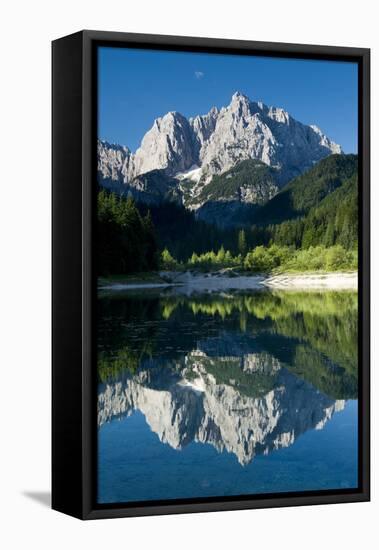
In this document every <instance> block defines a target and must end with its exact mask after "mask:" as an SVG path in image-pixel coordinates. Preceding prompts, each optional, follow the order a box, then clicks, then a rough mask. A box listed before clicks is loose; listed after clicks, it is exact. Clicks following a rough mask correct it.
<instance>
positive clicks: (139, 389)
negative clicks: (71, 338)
mask: <svg viewBox="0 0 379 550" xmlns="http://www.w3.org/2000/svg"><path fill="white" fill-rule="evenodd" d="M98 327H99V336H98V341H99V361H98V373H99V386H98V426H99V427H101V426H102V425H103V424H104V423H105V422H108V421H110V420H112V419H114V418H117V417H121V416H129V415H130V414H132V412H133V411H134V410H139V411H141V412H142V413H143V414H144V416H145V418H146V422H147V424H148V425H149V427H150V429H151V430H152V431H153V432H154V433H156V434H157V436H158V437H159V439H160V441H161V442H162V443H165V444H168V445H170V446H171V447H173V448H174V449H183V448H184V447H185V446H186V445H188V444H189V443H191V442H198V443H202V444H205V443H207V444H211V445H212V446H214V447H215V448H216V449H217V450H218V451H220V452H221V451H227V452H229V453H233V454H234V455H235V456H236V457H237V459H238V461H239V463H240V464H242V465H246V464H248V463H250V462H251V461H252V460H253V458H254V456H255V455H257V454H262V453H269V452H270V451H272V450H275V449H279V448H282V447H288V446H289V445H291V444H292V443H293V442H294V441H295V439H296V438H297V437H298V436H299V435H301V434H302V433H304V432H306V431H307V430H311V429H321V428H323V427H324V425H325V423H326V422H327V421H328V420H329V419H330V418H331V417H332V415H333V414H334V412H336V411H339V410H341V409H343V408H344V405H345V400H346V399H350V398H355V397H356V395H357V361H356V351H355V348H356V341H357V340H356V339H357V297H356V293H353V292H342V293H341V292H338V293H336V292H323V293H284V292H282V293H276V292H275V293H271V292H257V293H253V294H252V293H251V292H250V293H249V294H244V293H237V294H224V295H216V296H215V295H212V296H208V295H205V296H198V297H196V298H193V297H189V298H186V297H183V296H180V297H179V296H172V295H166V294H159V293H151V294H150V295H149V294H148V295H144V296H139V295H138V294H132V293H124V294H122V295H117V296H115V297H114V298H110V297H106V296H105V297H103V298H102V299H101V300H100V301H99V323H98Z"/></svg>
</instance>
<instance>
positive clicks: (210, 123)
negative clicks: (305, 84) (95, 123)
mask: <svg viewBox="0 0 379 550" xmlns="http://www.w3.org/2000/svg"><path fill="white" fill-rule="evenodd" d="M341 153H342V149H341V147H340V146H339V145H337V144H336V143H334V142H333V141H331V140H330V139H329V138H328V137H327V136H326V135H325V134H323V133H322V132H321V130H319V128H318V127H317V126H315V125H311V126H309V125H305V124H302V123H301V122H298V121H296V120H295V119H294V118H293V117H291V115H290V114H289V113H288V112H287V111H285V110H284V109H281V108H277V107H268V106H267V105H265V104H264V103H262V102H254V101H251V100H250V99H249V98H248V97H247V96H246V95H244V94H241V93H240V92H236V93H235V94H234V95H233V97H232V99H231V102H230V104H229V105H228V106H227V107H222V108H221V109H217V108H216V107H213V108H212V109H211V110H210V111H209V112H208V113H207V114H205V115H197V116H195V117H191V118H186V117H184V116H183V115H182V114H180V113H179V112H177V111H169V112H168V113H166V114H165V115H164V116H162V117H159V118H157V119H155V121H154V123H153V125H152V127H151V128H150V130H149V131H148V132H147V133H146V134H145V135H144V137H143V139H142V142H141V145H140V147H139V148H138V149H137V150H136V151H135V153H132V152H131V151H130V149H129V148H128V147H125V146H121V145H117V144H116V145H111V144H110V143H109V142H106V141H102V140H98V180H99V183H100V184H101V185H102V186H104V187H107V188H108V189H111V190H115V191H117V192H121V191H126V190H128V189H129V190H130V191H131V192H132V194H133V190H135V189H136V188H138V185H139V184H138V182H137V183H136V178H138V177H139V176H141V175H144V174H148V173H150V172H153V171H161V172H162V176H167V177H169V178H173V179H177V180H178V181H180V184H178V187H179V188H181V189H182V190H183V189H184V187H187V189H188V191H189V193H190V194H191V197H192V198H196V197H198V196H199V195H201V194H202V193H203V191H204V188H206V186H207V185H208V184H210V183H211V182H212V180H213V177H214V176H219V175H222V174H224V173H226V172H227V171H228V170H231V169H232V168H234V167H235V166H236V165H237V164H238V163H240V162H242V161H246V160H251V159H253V160H257V161H261V162H263V163H264V164H265V165H267V166H269V167H270V168H271V169H272V170H275V171H276V173H277V181H278V185H279V186H283V185H284V184H286V183H287V182H288V181H289V180H290V179H292V178H293V177H294V176H297V175H299V174H301V173H303V172H304V171H306V170H307V169H309V168H311V167H312V166H313V165H314V164H315V163H317V162H318V161H319V160H321V159H323V158H325V157H326V156H328V155H330V154H341ZM137 190H138V189H137ZM203 194H204V193H203ZM184 195H185V193H184ZM191 202H192V206H191V208H195V209H196V208H199V207H200V206H202V205H203V203H202V202H201V201H200V202H199V203H198V204H197V203H196V201H193V200H192V201H191ZM183 203H184V204H185V197H183Z"/></svg>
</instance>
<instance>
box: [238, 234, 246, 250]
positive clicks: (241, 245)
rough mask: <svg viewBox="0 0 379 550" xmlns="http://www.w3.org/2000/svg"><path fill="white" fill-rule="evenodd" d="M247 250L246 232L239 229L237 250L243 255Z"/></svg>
mask: <svg viewBox="0 0 379 550" xmlns="http://www.w3.org/2000/svg"><path fill="white" fill-rule="evenodd" d="M246 250H247V243H246V233H245V230H244V229H241V230H240V231H239V233H238V252H239V253H240V254H242V256H245V254H246Z"/></svg>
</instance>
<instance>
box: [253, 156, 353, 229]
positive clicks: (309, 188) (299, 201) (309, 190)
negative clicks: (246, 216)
mask: <svg viewBox="0 0 379 550" xmlns="http://www.w3.org/2000/svg"><path fill="white" fill-rule="evenodd" d="M357 170H358V157H357V155H331V156H329V157H327V158H326V159H323V160H321V161H320V162H319V163H318V164H316V165H315V166H314V167H313V168H311V169H310V170H309V171H308V172H305V173H304V174H302V175H301V176H299V177H297V178H295V179H294V180H292V181H291V182H289V183H288V184H287V185H286V186H285V187H284V188H283V189H282V190H281V191H280V192H279V193H278V194H277V195H275V196H274V197H273V198H272V199H271V200H270V201H268V202H267V203H266V204H265V205H263V206H262V207H261V208H260V209H259V210H258V211H257V212H256V213H255V215H254V219H253V220H252V221H253V223H254V224H262V225H268V224H277V223H280V222H283V221H285V220H291V219H293V218H296V217H300V216H304V215H305V214H307V213H308V212H309V211H310V209H311V208H313V207H316V206H317V205H319V204H320V202H321V201H322V200H323V199H324V198H325V197H326V196H327V195H329V194H330V193H332V192H333V191H335V190H336V189H338V188H339V187H341V185H342V184H343V183H344V182H346V181H347V180H348V179H350V178H351V177H352V176H353V175H354V174H357Z"/></svg>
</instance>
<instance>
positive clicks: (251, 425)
mask: <svg viewBox="0 0 379 550" xmlns="http://www.w3.org/2000/svg"><path fill="white" fill-rule="evenodd" d="M234 359H236V361H234V362H236V365H234V364H233V360H234ZM241 361H242V362H241ZM218 363H220V365H218ZM218 363H217V362H216V359H215V358H213V357H209V356H207V354H205V353H203V352H201V351H199V350H194V351H193V352H190V353H189V354H188V355H187V356H186V358H185V361H184V365H185V368H184V369H181V370H180V371H179V372H171V371H170V370H169V369H167V368H164V367H163V368H149V369H147V370H141V371H139V372H138V373H137V374H135V375H134V376H130V375H128V374H124V375H122V376H121V377H120V378H119V379H117V380H116V381H114V382H107V383H105V384H100V386H99V391H98V406H97V414H98V426H99V427H100V426H102V425H103V424H104V423H105V422H109V421H111V420H112V419H114V418H118V417H121V416H129V415H131V414H132V412H133V411H134V410H140V411H141V412H142V414H143V415H144V417H145V419H146V422H147V423H148V425H149V426H150V429H151V430H152V432H154V433H156V434H157V435H158V437H159V439H160V441H162V442H163V443H166V444H168V445H170V446H171V447H172V448H174V449H182V448H183V447H185V446H186V445H188V444H190V443H191V442H193V441H195V442H198V443H203V444H210V445H212V446H213V447H214V448H215V449H216V450H217V451H218V452H223V451H226V452H228V453H233V454H234V455H235V456H236V458H237V459H238V462H239V463H240V464H241V465H242V466H244V465H247V464H249V463H250V462H251V461H252V460H253V459H254V457H255V456H257V455H259V454H267V453H269V452H270V451H273V450H276V449H280V448H285V447H289V446H290V445H292V444H293V443H294V442H295V440H296V439H297V438H298V437H299V436H300V435H301V434H303V433H305V432H306V431H308V430H311V429H318V430H320V429H322V428H323V427H324V425H325V424H326V423H327V422H328V421H329V420H330V418H331V417H332V416H333V414H334V413H335V412H338V411H341V410H342V409H343V408H344V406H345V401H343V400H334V399H332V398H330V397H328V396H326V395H325V394H323V393H321V392H320V391H318V390H317V389H316V388H314V387H313V386H312V385H311V384H309V383H308V382H306V381H304V380H302V379H300V378H298V377H297V376H294V375H293V374H291V373H290V372H289V371H288V370H286V369H285V368H282V367H281V365H280V363H279V362H278V361H276V360H275V359H273V358H270V357H268V356H267V355H266V354H254V353H250V354H247V355H246V356H244V357H243V358H230V357H219V358H218ZM228 365H230V368H232V369H234V370H239V371H241V373H242V380H243V384H242V386H241V387H239V385H238V380H237V381H235V380H234V379H233V380H229V377H228V376H226V378H225V380H224V379H223V378H222V376H221V378H220V369H219V366H221V368H222V369H224V370H225V367H226V366H228ZM214 372H216V373H217V378H220V379H217V378H216V377H215V376H214ZM221 373H222V371H221ZM262 378H263V379H265V380H266V384H267V388H266V389H265V390H264V391H259V392H258V393H256V391H255V389H256V386H257V387H258V389H259V387H260V381H261V380H262ZM245 380H248V387H249V386H251V388H252V389H253V391H248V392H247V393H244V392H243V391H241V390H243V389H245V385H246V382H245Z"/></svg>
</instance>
